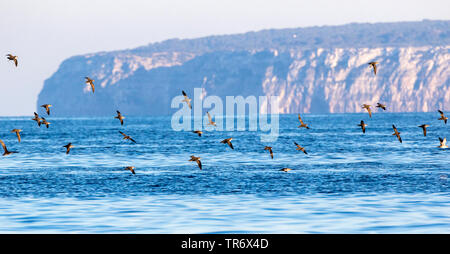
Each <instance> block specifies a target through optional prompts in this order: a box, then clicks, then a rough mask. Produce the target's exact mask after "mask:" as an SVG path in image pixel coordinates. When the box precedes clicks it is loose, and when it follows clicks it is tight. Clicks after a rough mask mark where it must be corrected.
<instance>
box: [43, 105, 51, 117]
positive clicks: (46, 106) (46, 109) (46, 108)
mask: <svg viewBox="0 0 450 254" xmlns="http://www.w3.org/2000/svg"><path fill="white" fill-rule="evenodd" d="M51 106H52V105H51V104H44V105H41V107H43V108H45V111H47V115H50V107H51Z"/></svg>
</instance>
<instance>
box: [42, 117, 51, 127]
mask: <svg viewBox="0 0 450 254" xmlns="http://www.w3.org/2000/svg"><path fill="white" fill-rule="evenodd" d="M42 124H45V125H46V126H47V128H48V126H49V125H50V122H47V120H45V118H43V117H42Z"/></svg>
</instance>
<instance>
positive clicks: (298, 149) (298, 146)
mask: <svg viewBox="0 0 450 254" xmlns="http://www.w3.org/2000/svg"><path fill="white" fill-rule="evenodd" d="M294 145H296V146H297V149H296V150H297V151H302V152H304V153H305V154H308V153H307V152H306V150H305V148H304V147H301V146H300V145H299V144H297V142H295V141H294Z"/></svg>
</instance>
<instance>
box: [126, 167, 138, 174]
mask: <svg viewBox="0 0 450 254" xmlns="http://www.w3.org/2000/svg"><path fill="white" fill-rule="evenodd" d="M134 169H135V167H133V166H128V167H125V168H124V170H130V171H131V173H133V175H134V174H136V173H135V172H134Z"/></svg>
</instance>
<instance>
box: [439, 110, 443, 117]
mask: <svg viewBox="0 0 450 254" xmlns="http://www.w3.org/2000/svg"><path fill="white" fill-rule="evenodd" d="M438 112H439V114H441V116H442V117H444V112H442V111H441V110H439V109H438Z"/></svg>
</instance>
